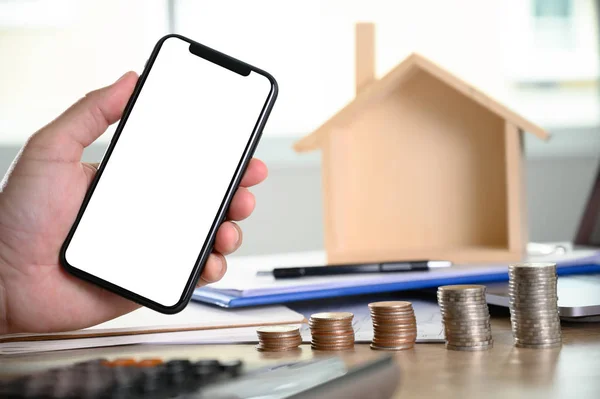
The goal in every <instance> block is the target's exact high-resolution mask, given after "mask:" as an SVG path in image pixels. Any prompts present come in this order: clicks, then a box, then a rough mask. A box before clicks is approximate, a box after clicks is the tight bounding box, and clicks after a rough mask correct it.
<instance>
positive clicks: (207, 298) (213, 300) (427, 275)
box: [192, 255, 600, 308]
mask: <svg viewBox="0 0 600 399" xmlns="http://www.w3.org/2000/svg"><path fill="white" fill-rule="evenodd" d="M467 268H468V267H467ZM465 270H467V269H465V267H457V266H453V267H450V268H447V269H439V270H431V271H427V272H409V273H406V272H402V273H386V274H379V275H378V276H373V277H365V278H361V279H356V278H354V279H353V280H352V281H350V282H349V283H348V284H342V286H339V283H340V282H343V280H342V279H343V277H340V276H333V277H331V279H332V281H333V280H334V279H335V280H336V283H334V284H332V286H331V287H328V286H323V285H315V286H314V287H311V286H310V285H306V284H303V285H302V286H299V287H296V288H295V287H293V285H292V286H291V287H290V286H287V287H285V289H282V290H281V291H280V292H277V290H272V291H271V292H269V293H266V294H263V293H261V292H256V293H254V292H244V290H233V289H216V288H212V287H210V286H207V287H202V288H197V289H196V290H195V291H194V294H193V296H192V300H194V301H198V302H204V303H209V304H213V305H217V306H220V307H224V308H240V307H250V306H262V305H273V304H282V303H288V302H296V301H304V300H312V299H321V298H331V297H340V296H353V295H364V294H375V293H385V292H394V291H406V290H416V289H426V288H436V287H439V286H442V285H452V284H485V283H493V282H503V281H508V266H507V265H505V266H499V267H496V268H481V272H478V269H477V268H475V267H473V268H471V269H469V270H468V273H466V274H465V272H464V271H465ZM584 273H586V274H589V273H600V256H598V255H596V256H594V257H589V258H584V259H580V260H577V261H571V262H569V263H568V264H558V265H557V274H558V275H570V274H584ZM363 276H364V275H363ZM309 279H310V277H306V278H302V281H303V283H306V282H307V280H309ZM298 280H300V279H298ZM320 281H322V279H321V280H320ZM292 284H293V283H292ZM336 284H337V286H336Z"/></svg>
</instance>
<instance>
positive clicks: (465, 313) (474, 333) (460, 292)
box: [438, 285, 493, 351]
mask: <svg viewBox="0 0 600 399" xmlns="http://www.w3.org/2000/svg"><path fill="white" fill-rule="evenodd" d="M438 304H439V305H440V310H441V313H442V321H443V324H444V331H445V335H446V348H447V349H451V350H458V351H481V350H486V349H489V348H491V347H492V346H493V340H492V329H491V326H490V313H489V309H488V306H487V302H486V299H485V286H483V285H447V286H443V287H439V288H438Z"/></svg>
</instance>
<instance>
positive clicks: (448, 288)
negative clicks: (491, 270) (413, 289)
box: [438, 284, 486, 292]
mask: <svg viewBox="0 0 600 399" xmlns="http://www.w3.org/2000/svg"><path fill="white" fill-rule="evenodd" d="M485 288H486V287H485V285H476V284H457V285H444V286H441V287H439V288H438V292H439V291H441V292H456V291H458V292H481V291H485Z"/></svg>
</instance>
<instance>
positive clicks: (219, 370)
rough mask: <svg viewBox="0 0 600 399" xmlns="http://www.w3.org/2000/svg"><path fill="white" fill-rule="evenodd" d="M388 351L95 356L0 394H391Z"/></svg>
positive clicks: (216, 397) (53, 398) (393, 379)
mask: <svg viewBox="0 0 600 399" xmlns="http://www.w3.org/2000/svg"><path fill="white" fill-rule="evenodd" d="M398 373H399V371H398V369H397V367H396V366H395V363H394V361H393V358H392V357H391V356H382V357H378V358H377V359H374V360H369V361H365V362H359V363H358V364H354V365H348V364H347V362H345V361H344V360H343V359H342V358H340V357H337V356H331V357H329V356H327V357H321V358H315V359H310V360H298V361H291V362H289V361H288V362H279V363H275V364H272V365H269V366H266V367H260V368H247V367H245V364H244V362H242V361H241V360H227V361H223V360H218V359H200V360H190V359H171V360H165V361H163V360H162V359H160V358H145V359H139V360H136V359H133V358H118V359H114V360H107V359H93V360H89V361H85V362H80V363H74V364H71V365H68V366H63V367H57V368H52V369H48V370H45V371H41V372H36V373H32V374H28V375H23V376H18V377H15V378H12V379H9V380H7V381H3V382H0V398H15V399H16V398H19V399H21V398H44V399H58V398H65V399H67V398H90V399H96V398H98V399H100V398H107V399H108V398H111V399H112V398H131V399H137V398H156V399H159V398H161V399H162V398H182V399H183V398H190V399H191V398H197V399H208V398H213V399H250V398H261V399H265V398H268V399H276V398H330V397H331V398H366V397H368V398H389V397H391V396H392V394H393V392H394V391H395V389H396V385H397V383H398V375H399V374H398Z"/></svg>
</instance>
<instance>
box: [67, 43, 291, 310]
mask: <svg viewBox="0 0 600 399" xmlns="http://www.w3.org/2000/svg"><path fill="white" fill-rule="evenodd" d="M171 38H175V39H179V40H183V41H185V42H187V43H189V44H190V45H191V46H195V47H197V48H200V49H202V53H203V54H204V55H206V54H208V55H210V56H211V57H209V58H211V59H209V58H207V57H206V56H204V55H203V54H197V53H192V52H191V51H190V53H192V54H193V55H194V56H197V57H201V58H203V59H205V60H206V61H208V62H212V63H213V64H215V65H218V66H221V67H222V68H224V69H229V70H230V72H231V73H237V72H235V71H232V70H231V69H230V68H227V67H226V66H224V65H222V64H221V63H218V62H215V61H214V59H215V57H217V58H218V59H220V60H224V61H226V62H227V63H228V64H229V65H234V66H237V67H242V68H245V69H249V70H250V71H251V72H255V73H258V74H260V75H263V76H264V77H266V78H267V79H268V80H269V82H270V83H271V90H270V92H269V95H268V96H267V98H266V100H265V104H264V105H263V108H262V110H261V112H260V114H259V116H258V119H257V121H256V124H255V126H254V129H253V130H252V133H251V135H250V137H249V139H248V143H247V145H246V147H245V149H244V153H243V155H242V158H241V160H240V162H239V163H238V166H237V168H236V170H235V173H234V175H233V177H232V179H231V181H230V184H229V186H228V188H227V191H226V193H225V196H224V198H223V201H222V202H221V205H220V206H219V209H218V211H217V215H216V217H215V219H214V220H213V224H212V226H211V228H210V230H209V233H208V236H207V237H206V240H205V242H204V243H203V245H202V247H201V248H199V251H200V253H199V255H198V258H197V259H196V263H195V265H194V267H193V269H192V272H191V274H190V278H189V279H188V281H187V283H186V285H185V287H184V290H183V292H182V295H181V297H180V299H179V301H178V302H177V303H176V304H175V305H172V306H165V305H162V304H160V303H157V302H155V301H152V300H150V299H148V298H146V297H144V296H141V295H139V294H137V293H135V292H132V291H129V290H127V289H124V288H122V287H120V286H118V285H116V284H113V283H111V282H110V281H106V280H104V279H101V278H99V277H97V276H94V275H92V274H90V273H87V272H85V271H83V270H81V269H78V268H77V267H75V266H73V265H71V264H69V262H68V261H67V259H66V251H67V248H68V247H69V244H70V242H71V239H72V238H73V235H74V234H75V231H76V230H77V227H78V225H79V222H80V221H81V218H82V216H83V214H84V213H85V209H86V208H87V205H88V203H89V201H90V199H91V197H92V195H93V193H94V190H95V189H96V186H97V184H98V181H99V180H100V178H101V177H102V173H103V171H104V168H105V166H106V164H107V163H108V162H109V161H110V156H111V154H112V152H113V150H114V148H115V146H116V145H117V142H118V140H119V137H120V136H121V132H122V130H123V129H124V127H125V126H126V124H127V119H128V118H129V115H130V113H131V111H132V109H133V107H134V105H135V103H136V101H137V99H138V96H139V94H140V93H141V91H142V89H143V87H144V83H145V81H146V79H147V77H148V75H149V74H150V71H151V70H152V66H153V64H154V62H155V60H156V58H157V57H158V54H159V52H160V49H161V47H162V45H163V43H164V42H165V41H166V40H168V39H171ZM278 90H279V88H278V84H277V81H276V80H275V78H274V77H273V76H271V74H269V73H267V72H266V71H264V70H262V69H259V68H257V67H255V66H253V65H250V64H248V63H245V62H243V61H240V60H238V59H236V58H234V57H231V56H229V55H227V54H224V53H221V52H219V51H217V50H214V49H213V48H210V47H208V46H205V45H203V44H201V43H198V42H196V41H193V40H191V39H189V38H187V37H184V36H182V35H179V34H168V35H165V36H163V37H162V38H161V39H160V40H159V41H158V42H157V43H156V45H155V46H154V49H153V50H152V53H151V55H150V58H149V59H148V62H147V63H146V65H145V67H144V70H143V72H142V73H141V74H140V76H139V78H138V81H137V83H136V86H135V88H134V91H133V94H132V95H131V97H130V98H129V100H128V102H127V105H126V107H125V109H124V111H123V116H122V117H121V120H120V121H119V124H118V125H117V128H116V130H115V133H114V135H113V137H112V139H111V141H110V143H109V145H108V147H107V150H106V152H105V154H104V157H103V158H102V162H101V163H100V165H99V167H98V171H97V173H96V175H95V176H94V179H93V180H92V182H91V184H90V187H89V188H88V190H87V192H86V195H85V197H84V199H83V202H82V205H81V207H80V209H79V211H78V213H77V216H76V218H75V221H74V223H73V225H72V227H71V229H70V230H69V233H68V235H67V237H66V239H65V241H64V243H63V245H62V246H61V249H60V254H59V260H60V264H61V265H62V267H63V268H64V269H65V270H66V271H67V272H68V273H70V274H72V275H74V276H76V277H78V278H81V279H83V280H85V281H88V282H91V283H93V284H96V285H98V286H100V287H102V288H104V289H106V290H108V291H111V292H113V293H115V294H118V295H120V296H122V297H124V298H127V299H129V300H131V301H133V302H136V303H138V304H140V305H142V306H145V307H148V308H150V309H152V310H155V311H157V312H160V313H165V314H174V313H178V312H180V311H182V310H183V309H184V308H185V307H186V306H187V304H188V303H189V301H190V300H191V297H192V294H193V293H194V289H195V288H196V282H197V281H198V279H199V277H200V275H201V273H202V271H203V269H204V266H205V264H206V260H207V258H208V256H209V255H210V253H211V252H212V249H213V245H214V241H215V237H216V233H217V230H218V228H219V226H220V225H221V223H223V221H224V220H225V216H226V213H227V209H228V208H229V205H230V203H231V200H232V198H233V195H234V194H235V191H236V190H237V188H238V187H239V185H240V182H241V179H242V177H243V175H244V172H245V170H246V168H247V166H248V162H249V161H250V159H251V158H252V156H253V155H254V151H255V150H256V146H257V145H258V143H259V141H260V138H261V137H262V132H263V129H264V126H265V123H266V121H267V119H268V117H269V115H270V113H271V110H272V109H273V105H274V103H275V100H276V98H277V94H278Z"/></svg>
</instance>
